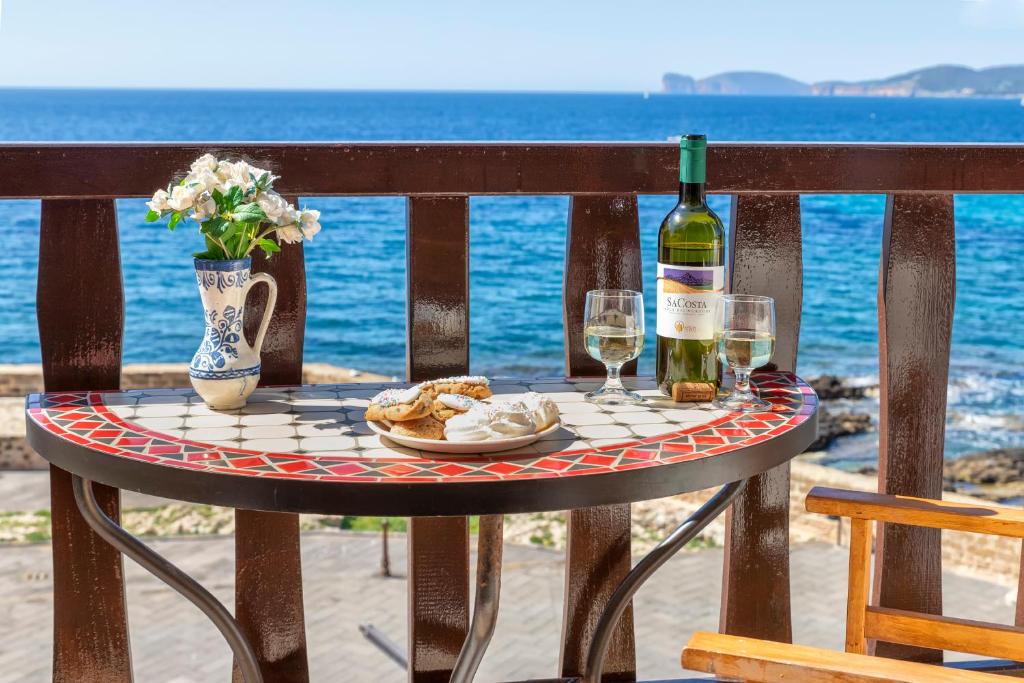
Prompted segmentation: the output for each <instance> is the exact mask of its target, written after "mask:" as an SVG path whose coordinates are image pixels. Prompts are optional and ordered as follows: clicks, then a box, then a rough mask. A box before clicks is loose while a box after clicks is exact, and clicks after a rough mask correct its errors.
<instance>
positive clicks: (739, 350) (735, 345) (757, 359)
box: [715, 294, 775, 412]
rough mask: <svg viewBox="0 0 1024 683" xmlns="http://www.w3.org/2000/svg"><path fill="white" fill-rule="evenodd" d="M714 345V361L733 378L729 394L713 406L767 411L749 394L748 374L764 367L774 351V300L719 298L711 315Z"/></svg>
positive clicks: (766, 405)
mask: <svg viewBox="0 0 1024 683" xmlns="http://www.w3.org/2000/svg"><path fill="white" fill-rule="evenodd" d="M715 342H716V344H717V345H718V358H719V359H720V360H721V361H722V363H723V364H726V365H728V366H729V367H730V368H732V371H733V373H734V374H735V375H736V384H735V385H734V386H733V390H732V393H731V394H729V395H728V396H726V397H723V398H719V399H716V401H715V405H717V406H718V407H719V408H725V409H728V410H739V411H742V412H758V411H762V410H768V409H770V408H771V404H769V403H767V402H765V401H763V400H762V399H761V398H759V397H758V396H756V395H755V394H754V393H753V392H752V391H751V389H750V373H751V371H752V370H754V369H755V368H759V367H761V366H762V365H766V364H767V363H768V361H770V360H771V359H772V353H773V352H774V351H775V300H774V299H772V298H771V297H770V296H754V295H752V294H726V295H724V296H722V298H721V299H720V300H719V302H718V308H717V311H716V314H715Z"/></svg>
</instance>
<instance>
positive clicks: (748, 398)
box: [714, 393, 772, 413]
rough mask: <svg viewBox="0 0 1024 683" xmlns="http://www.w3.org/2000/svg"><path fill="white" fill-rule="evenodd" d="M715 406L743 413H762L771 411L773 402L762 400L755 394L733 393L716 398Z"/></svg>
mask: <svg viewBox="0 0 1024 683" xmlns="http://www.w3.org/2000/svg"><path fill="white" fill-rule="evenodd" d="M714 406H715V407H716V408H721V409H722V410H731V411H733V412H741V413H762V412H765V411H771V409H772V404H771V403H768V402H767V401H762V400H761V399H760V398H758V397H757V396H756V395H755V394H739V393H732V394H729V395H728V396H719V397H718V398H716V399H715V400H714Z"/></svg>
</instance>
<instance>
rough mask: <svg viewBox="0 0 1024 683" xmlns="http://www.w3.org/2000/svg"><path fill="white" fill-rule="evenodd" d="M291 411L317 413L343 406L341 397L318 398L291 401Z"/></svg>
mask: <svg viewBox="0 0 1024 683" xmlns="http://www.w3.org/2000/svg"><path fill="white" fill-rule="evenodd" d="M291 405H292V412H295V413H317V412H330V411H336V410H339V409H341V408H343V407H344V404H343V403H342V401H341V399H337V398H324V399H319V400H313V399H311V400H308V401H306V400H303V401H292V404H291Z"/></svg>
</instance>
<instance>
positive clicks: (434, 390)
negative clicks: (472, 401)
mask: <svg viewBox="0 0 1024 683" xmlns="http://www.w3.org/2000/svg"><path fill="white" fill-rule="evenodd" d="M489 384H490V381H489V380H488V379H487V378H486V377H479V376H476V377H469V376H461V377H444V378H442V379H431V380H427V381H426V382H423V383H422V384H420V387H421V388H422V389H423V393H425V394H428V395H430V397H431V398H435V397H436V396H438V395H439V394H460V395H462V396H469V397H470V398H476V399H481V398H487V397H488V396H490V395H491V388H490V386H488V385H489Z"/></svg>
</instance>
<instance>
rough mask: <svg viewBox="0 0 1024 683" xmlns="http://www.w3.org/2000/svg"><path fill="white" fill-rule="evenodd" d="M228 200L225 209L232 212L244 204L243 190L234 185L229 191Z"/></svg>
mask: <svg viewBox="0 0 1024 683" xmlns="http://www.w3.org/2000/svg"><path fill="white" fill-rule="evenodd" d="M227 199H228V205H227V207H225V208H226V209H227V210H228V211H230V210H231V209H233V208H234V207H236V206H238V205H239V204H240V203H241V202H242V188H240V187H239V186H238V185H233V186H232V187H231V188H229V189H228V194H227Z"/></svg>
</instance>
